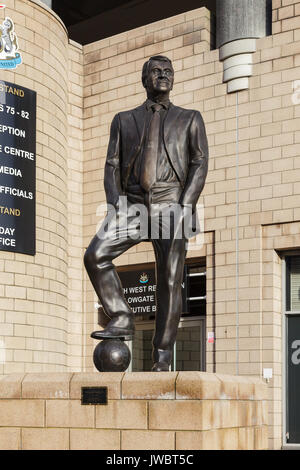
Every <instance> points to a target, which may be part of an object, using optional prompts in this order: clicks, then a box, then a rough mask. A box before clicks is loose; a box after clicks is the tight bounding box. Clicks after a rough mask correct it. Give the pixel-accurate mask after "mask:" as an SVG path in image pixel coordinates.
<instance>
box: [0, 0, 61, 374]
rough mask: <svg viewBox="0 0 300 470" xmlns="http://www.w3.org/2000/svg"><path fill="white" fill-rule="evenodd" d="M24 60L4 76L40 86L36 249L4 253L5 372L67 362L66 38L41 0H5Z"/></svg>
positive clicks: (0, 304)
mask: <svg viewBox="0 0 300 470" xmlns="http://www.w3.org/2000/svg"><path fill="white" fill-rule="evenodd" d="M5 5H6V8H5V10H1V11H0V20H1V23H2V21H3V19H4V17H5V16H9V17H10V18H11V19H12V20H13V22H14V25H15V33H16V34H17V37H18V42H19V50H20V53H21V55H22V59H23V63H22V64H21V65H20V66H19V67H17V69H15V70H14V71H8V70H2V71H1V80H4V81H8V82H13V83H15V84H18V85H21V86H23V87H27V88H30V89H32V90H35V91H36V92H37V134H36V138H37V146H36V170H37V174H36V175H37V180H36V189H37V192H36V255H35V256H29V255H23V254H18V253H9V252H4V251H1V252H0V273H1V274H0V276H1V287H0V323H1V331H0V340H1V345H2V361H1V363H0V374H1V373H4V374H5V373H11V372H23V371H25V372H26V371H43V370H45V371H49V370H56V371H60V370H64V369H65V367H66V365H67V306H68V303H67V302H68V299H67V294H68V292H67V288H68V279H67V274H68V271H67V266H68V263H67V255H68V253H67V248H68V245H67V236H68V232H67V203H68V201H67V197H68V196H67V171H68V167H67V125H68V121H67V111H68V109H67V106H68V72H67V68H68V37H67V32H66V29H65V27H64V25H63V23H62V22H61V21H60V19H59V18H58V17H57V16H56V15H55V14H54V13H53V12H52V11H51V10H50V9H49V8H47V7H46V6H45V5H44V4H43V3H41V2H39V1H28V0H22V1H19V0H6V1H5Z"/></svg>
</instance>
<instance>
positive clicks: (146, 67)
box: [142, 55, 174, 86]
mask: <svg viewBox="0 0 300 470" xmlns="http://www.w3.org/2000/svg"><path fill="white" fill-rule="evenodd" d="M153 60H158V61H161V62H169V64H170V65H171V68H172V70H174V69H173V65H172V62H171V60H170V59H169V58H168V57H166V56H164V55H155V56H153V57H150V59H149V60H147V61H146V62H145V63H144V65H143V70H142V82H143V85H144V86H145V80H146V78H147V75H148V70H149V65H150V62H152V61H153Z"/></svg>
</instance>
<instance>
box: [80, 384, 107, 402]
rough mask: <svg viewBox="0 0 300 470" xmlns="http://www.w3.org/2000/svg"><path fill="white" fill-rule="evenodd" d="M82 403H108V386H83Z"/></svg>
mask: <svg viewBox="0 0 300 470" xmlns="http://www.w3.org/2000/svg"><path fill="white" fill-rule="evenodd" d="M81 404H82V405H107V387H81Z"/></svg>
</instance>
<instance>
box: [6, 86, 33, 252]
mask: <svg viewBox="0 0 300 470" xmlns="http://www.w3.org/2000/svg"><path fill="white" fill-rule="evenodd" d="M35 146H36V92H35V91H32V90H28V89H27V88H24V87H21V86H19V85H15V84H13V83H8V82H3V81H0V250H4V251H13V252H16V253H24V254H28V255H35Z"/></svg>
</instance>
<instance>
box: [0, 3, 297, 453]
mask: <svg viewBox="0 0 300 470" xmlns="http://www.w3.org/2000/svg"><path fill="white" fill-rule="evenodd" d="M5 4H6V9H5V13H4V12H3V11H1V10H0V21H3V19H4V17H5V16H9V17H11V18H12V19H13V21H14V24H15V31H16V33H17V35H18V40H19V49H20V51H21V54H22V59H23V64H22V65H20V66H19V67H18V68H17V69H15V70H14V71H7V70H2V71H1V80H4V81H9V82H13V83H16V84H19V85H21V86H24V87H27V88H30V89H32V90H35V91H36V92H37V159H36V162H37V201H36V210H37V216H36V222H37V230H36V240H37V253H36V255H35V256H34V257H32V256H29V255H22V254H14V253H10V252H5V251H1V253H0V268H1V269H0V271H1V273H0V278H1V284H0V323H1V325H0V326H1V329H0V340H1V343H0V344H1V347H2V353H1V358H2V360H1V361H0V374H2V375H3V374H5V375H6V374H11V373H25V372H57V371H60V372H71V371H72V372H81V371H92V370H93V364H92V352H93V348H94V342H93V340H92V339H91V338H90V337H89V335H90V332H91V331H93V330H94V329H97V323H98V321H97V309H96V308H95V303H96V302H97V299H96V298H95V295H94V291H93V289H92V286H91V284H90V282H89V280H88V278H87V274H86V272H85V270H84V266H83V262H82V260H83V254H84V250H85V248H86V246H87V245H88V243H89V241H90V239H91V238H92V236H93V235H94V234H95V231H96V227H97V223H98V222H99V214H100V212H99V207H100V208H101V207H102V205H103V204H104V203H105V193H104V187H103V169H104V164H105V157H106V150H107V144H108V139H109V129H110V123H111V120H112V118H113V116H114V115H115V114H116V113H117V112H119V111H123V110H126V109H130V108H133V107H135V106H137V105H139V104H141V103H142V102H143V100H144V98H145V92H144V89H143V87H142V83H141V69H142V65H143V63H144V62H145V60H147V59H148V58H149V57H150V56H152V55H157V54H163V55H167V56H168V57H169V58H170V59H171V60H172V62H173V66H174V69H175V85H174V89H173V92H172V96H171V99H172V101H173V102H174V104H176V105H179V106H183V107H187V108H192V109H197V110H199V111H200V112H201V113H202V115H203V118H204V122H205V124H206V130H207V135H208V141H209V149H210V159H209V172H208V176H207V182H206V185H205V188H204V191H203V193H202V195H201V197H200V202H201V203H202V204H203V206H204V244H203V247H202V248H199V249H193V250H191V251H189V252H188V255H187V258H188V260H189V261H191V260H197V261H199V260H202V261H203V263H204V264H205V266H206V312H207V314H206V331H207V332H213V333H214V337H215V341H214V343H207V344H206V345H205V349H206V370H207V371H208V372H217V373H218V372H222V373H228V374H235V373H236V370H237V367H238V373H239V374H240V375H254V376H260V377H261V376H262V373H263V369H272V371H273V376H272V378H271V379H270V382H269V445H270V447H271V448H280V447H281V445H282V443H283V438H282V433H283V429H284V420H285V418H284V415H285V411H284V402H283V399H282V392H283V389H284V383H285V376H284V369H285V363H284V361H285V359H284V357H285V356H284V349H285V338H284V331H285V330H284V328H283V326H284V322H285V314H284V310H285V309H284V308H283V303H284V302H283V300H284V299H283V294H282V292H283V285H284V283H283V279H284V276H283V274H282V266H283V264H284V255H285V254H286V253H288V252H291V250H292V251H293V252H295V254H296V255H297V254H299V252H297V250H299V249H300V184H299V182H300V156H299V154H300V131H299V129H300V92H299V88H300V87H299V82H297V80H300V2H299V1H297V0H273V7H272V8H273V11H272V15H273V16H272V35H270V36H267V37H264V38H260V39H257V40H256V52H254V53H253V75H252V76H251V77H250V79H249V89H247V90H243V91H240V92H239V93H238V98H237V95H236V94H235V93H233V94H228V93H227V88H226V84H225V83H223V65H222V63H221V62H220V60H219V50H218V49H215V30H214V28H213V26H212V25H213V24H214V23H213V21H211V20H212V19H211V17H210V12H209V11H208V10H207V9H206V8H201V9H198V10H194V11H190V12H188V13H184V14H180V15H177V16H174V17H171V18H168V19H165V20H161V21H158V22H156V23H152V24H149V25H145V26H143V27H140V28H137V29H135V30H132V31H128V32H125V33H122V34H119V35H117V36H113V37H110V38H107V39H104V40H101V41H97V42H95V43H92V44H88V45H86V46H81V45H79V44H77V43H74V42H72V41H70V40H69V39H68V35H67V31H66V29H65V27H64V25H63V24H62V22H61V20H60V19H59V18H58V17H57V16H56V15H55V13H53V11H51V10H50V9H49V8H47V7H46V6H45V5H44V4H42V3H41V2H39V1H38V0H35V1H30V0H6V2H5ZM297 90H298V91H297ZM237 116H238V121H237ZM237 122H238V153H239V165H238V174H239V227H238V239H239V244H238V246H239V251H238V255H239V258H238V270H239V277H238V279H239V283H238V292H239V305H238V306H239V311H238V319H237V311H236V306H237V305H236V269H237V266H236V246H237V244H236V243H237V240H236V234H237V231H236V220H237V219H236V208H237V204H236V202H237V201H236V194H237V191H236V189H237V186H236V175H237V173H236V152H237ZM153 261H154V254H153V251H152V247H151V245H150V244H147V243H142V244H140V245H138V246H137V247H134V248H132V249H130V250H129V251H128V252H126V253H125V254H124V255H122V256H120V257H119V258H118V259H117V260H116V264H117V265H118V266H119V267H123V268H126V267H128V266H135V265H145V264H147V263H153ZM237 320H238V328H237ZM237 334H238V339H237ZM237 350H238V356H237ZM237 358H238V359H237ZM237 361H238V364H237Z"/></svg>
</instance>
